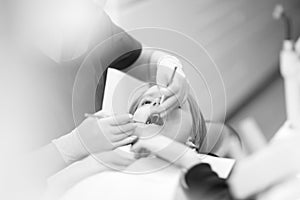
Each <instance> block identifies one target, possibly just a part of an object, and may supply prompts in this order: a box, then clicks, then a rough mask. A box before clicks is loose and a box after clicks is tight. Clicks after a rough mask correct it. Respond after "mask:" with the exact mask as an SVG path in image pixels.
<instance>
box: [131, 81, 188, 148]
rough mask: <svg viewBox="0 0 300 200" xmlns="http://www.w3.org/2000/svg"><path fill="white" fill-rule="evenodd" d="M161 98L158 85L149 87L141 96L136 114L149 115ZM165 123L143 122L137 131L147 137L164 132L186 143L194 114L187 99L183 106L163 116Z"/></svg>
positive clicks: (165, 134) (163, 133)
mask: <svg viewBox="0 0 300 200" xmlns="http://www.w3.org/2000/svg"><path fill="white" fill-rule="evenodd" d="M159 98H161V93H160V90H159V87H158V86H153V87H151V88H149V89H148V90H147V91H146V92H145V93H144V94H143V97H142V98H141V101H140V102H139V105H138V108H137V110H136V112H135V115H145V116H149V111H150V109H151V108H152V107H154V106H157V104H158V102H159ZM162 121H163V124H160V123H159V125H157V124H154V123H150V124H146V125H143V124H141V125H140V126H139V127H138V128H137V129H136V133H137V134H138V135H139V136H140V137H141V138H144V139H146V138H147V137H151V136H154V135H157V134H162V135H164V136H167V137H169V138H171V139H174V140H176V141H178V142H182V143H185V142H186V140H187V138H188V137H189V135H190V133H191V130H192V115H191V112H190V106H189V104H188V101H186V102H185V103H184V104H183V105H181V107H177V108H175V109H174V110H172V111H171V112H169V113H168V114H167V116H166V117H164V118H162Z"/></svg>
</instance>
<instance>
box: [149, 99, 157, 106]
mask: <svg viewBox="0 0 300 200" xmlns="http://www.w3.org/2000/svg"><path fill="white" fill-rule="evenodd" d="M151 106H159V98H156V99H154V101H153V102H152V103H151Z"/></svg>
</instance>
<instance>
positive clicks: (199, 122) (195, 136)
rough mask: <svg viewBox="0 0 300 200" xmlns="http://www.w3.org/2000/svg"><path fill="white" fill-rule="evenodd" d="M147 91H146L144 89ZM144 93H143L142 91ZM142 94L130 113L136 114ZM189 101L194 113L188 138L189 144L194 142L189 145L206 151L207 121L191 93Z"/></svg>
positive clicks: (192, 113) (135, 101) (132, 104)
mask: <svg viewBox="0 0 300 200" xmlns="http://www.w3.org/2000/svg"><path fill="white" fill-rule="evenodd" d="M144 92H145V91H144ZM142 94H143V93H142ZM142 96H143V95H140V96H139V97H138V98H136V99H135V100H134V101H133V102H132V103H131V105H130V107H129V113H130V114H134V113H135V111H136V110H137V108H138V105H139V103H140V101H141V100H142ZM187 102H188V104H189V107H190V111H191V115H192V121H193V122H192V124H193V125H192V130H191V133H190V136H189V138H188V141H187V144H188V143H192V145H189V146H190V147H192V148H194V149H195V150H196V151H197V152H206V134H207V129H206V123H205V120H204V117H203V115H202V112H201V110H200V107H199V105H198V103H197V102H196V100H195V99H194V97H193V96H192V95H191V94H189V95H188V97H187Z"/></svg>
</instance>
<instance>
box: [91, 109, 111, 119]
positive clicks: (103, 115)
mask: <svg viewBox="0 0 300 200" xmlns="http://www.w3.org/2000/svg"><path fill="white" fill-rule="evenodd" d="M94 115H95V116H98V117H99V118H106V117H109V114H108V113H106V112H105V111H103V110H100V111H98V112H96V113H95V114H94Z"/></svg>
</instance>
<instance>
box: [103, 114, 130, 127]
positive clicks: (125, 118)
mask: <svg viewBox="0 0 300 200" xmlns="http://www.w3.org/2000/svg"><path fill="white" fill-rule="evenodd" d="M132 117H133V116H132V115H131V114H122V115H116V116H111V117H108V118H107V119H106V120H107V121H108V122H109V124H110V125H112V126H118V125H120V124H127V123H129V122H131V120H132Z"/></svg>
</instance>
